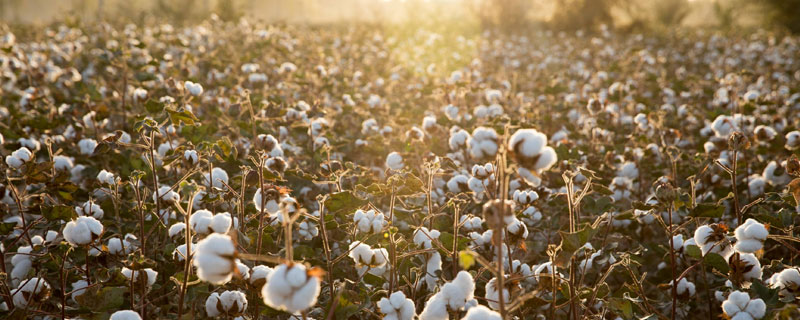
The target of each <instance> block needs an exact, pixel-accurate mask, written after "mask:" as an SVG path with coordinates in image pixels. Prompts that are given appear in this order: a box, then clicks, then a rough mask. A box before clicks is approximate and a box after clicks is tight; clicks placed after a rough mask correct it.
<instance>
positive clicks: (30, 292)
mask: <svg viewBox="0 0 800 320" xmlns="http://www.w3.org/2000/svg"><path fill="white" fill-rule="evenodd" d="M50 292H51V289H50V284H48V283H47V281H45V280H44V279H42V278H30V279H27V280H24V281H22V282H20V284H19V286H18V287H17V288H16V289H14V290H12V291H11V299H12V301H13V303H14V306H15V307H17V308H20V309H24V308H26V307H27V306H28V305H29V303H39V302H43V301H45V300H47V298H49V297H50Z"/></svg>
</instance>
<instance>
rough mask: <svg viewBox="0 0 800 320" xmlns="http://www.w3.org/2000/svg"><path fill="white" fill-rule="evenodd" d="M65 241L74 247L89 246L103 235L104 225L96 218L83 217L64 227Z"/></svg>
mask: <svg viewBox="0 0 800 320" xmlns="http://www.w3.org/2000/svg"><path fill="white" fill-rule="evenodd" d="M62 233H63V235H64V240H67V242H69V244H70V245H72V246H85V245H88V244H90V243H92V242H94V241H95V240H97V239H98V238H100V235H101V234H103V224H101V223H100V221H98V220H97V219H95V218H94V217H89V216H82V217H78V219H76V220H72V221H70V222H67V224H66V226H64V231H63V232H62Z"/></svg>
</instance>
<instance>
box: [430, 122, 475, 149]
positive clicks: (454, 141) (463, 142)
mask: <svg viewBox="0 0 800 320" xmlns="http://www.w3.org/2000/svg"><path fill="white" fill-rule="evenodd" d="M434 123H435V122H434ZM425 130H429V129H427V128H426V129H425ZM469 138H470V135H469V132H467V131H466V130H464V129H458V130H456V131H452V132H450V138H449V139H448V140H447V144H448V145H449V146H450V150H452V151H458V150H461V149H464V147H466V146H467V140H469Z"/></svg>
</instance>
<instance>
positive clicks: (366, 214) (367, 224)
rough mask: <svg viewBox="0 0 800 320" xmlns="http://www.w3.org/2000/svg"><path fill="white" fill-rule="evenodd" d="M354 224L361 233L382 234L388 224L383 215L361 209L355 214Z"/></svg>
mask: <svg viewBox="0 0 800 320" xmlns="http://www.w3.org/2000/svg"><path fill="white" fill-rule="evenodd" d="M353 222H354V223H355V224H356V226H357V227H358V231H359V232H365V233H376V232H380V231H381V230H383V227H384V226H385V225H386V224H387V222H386V220H385V217H384V215H383V213H380V212H376V211H375V210H368V211H364V210H361V209H358V210H356V212H355V214H353Z"/></svg>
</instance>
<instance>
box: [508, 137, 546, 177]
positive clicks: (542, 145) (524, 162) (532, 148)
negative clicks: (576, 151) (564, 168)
mask: <svg viewBox="0 0 800 320" xmlns="http://www.w3.org/2000/svg"><path fill="white" fill-rule="evenodd" d="M508 150H509V152H510V153H511V155H512V156H513V157H514V159H515V160H516V162H517V164H518V165H519V168H518V169H517V173H518V174H519V175H520V176H521V177H522V178H523V179H525V181H526V182H528V183H530V184H531V185H533V186H539V185H540V184H541V182H542V181H541V178H540V177H539V175H540V174H541V173H542V171H544V170H547V169H549V168H550V167H552V166H553V165H554V164H555V162H556V158H557V156H556V152H555V149H553V148H552V147H550V146H547V136H546V135H545V134H544V133H541V132H539V131H537V130H536V129H519V130H517V131H516V132H514V134H513V135H511V138H510V139H509V141H508Z"/></svg>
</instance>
